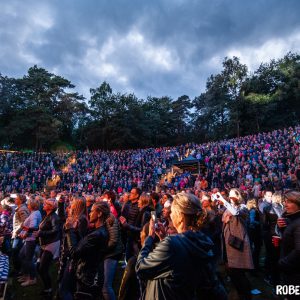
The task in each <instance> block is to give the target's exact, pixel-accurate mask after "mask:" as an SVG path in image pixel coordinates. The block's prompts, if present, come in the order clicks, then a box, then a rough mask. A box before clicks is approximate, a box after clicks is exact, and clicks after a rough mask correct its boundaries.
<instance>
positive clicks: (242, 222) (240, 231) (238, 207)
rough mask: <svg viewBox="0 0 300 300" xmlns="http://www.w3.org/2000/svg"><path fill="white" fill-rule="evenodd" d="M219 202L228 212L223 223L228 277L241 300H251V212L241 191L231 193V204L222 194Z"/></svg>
mask: <svg viewBox="0 0 300 300" xmlns="http://www.w3.org/2000/svg"><path fill="white" fill-rule="evenodd" d="M217 196H219V197H218V200H221V201H223V203H224V206H225V207H226V211H225V212H224V214H223V216H222V221H223V258H224V261H225V262H226V264H227V266H228V275H229V276H230V278H231V281H232V283H233V285H234V287H235V288H236V290H237V292H238V295H239V299H240V300H248V299H251V285H250V282H249V280H248V278H247V276H246V270H252V269H253V268H254V266H253V260H252V253H251V246H250V240H249V236H248V233H247V223H248V218H249V212H248V210H247V207H246V206H245V205H244V204H243V198H242V195H241V192H240V190H239V189H236V188H233V189H231V190H230V192H229V199H230V203H229V202H227V201H226V200H225V199H224V198H223V197H222V196H221V194H219V193H218V194H217Z"/></svg>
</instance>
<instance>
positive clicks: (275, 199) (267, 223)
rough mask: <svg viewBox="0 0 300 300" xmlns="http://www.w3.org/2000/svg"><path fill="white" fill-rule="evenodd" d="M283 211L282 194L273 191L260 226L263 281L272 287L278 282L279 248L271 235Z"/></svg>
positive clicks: (274, 232) (274, 234)
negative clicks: (263, 259) (263, 256)
mask: <svg viewBox="0 0 300 300" xmlns="http://www.w3.org/2000/svg"><path fill="white" fill-rule="evenodd" d="M282 213H283V205H282V194H281V192H275V193H274V194H273V195H272V197H271V203H270V204H269V205H267V206H265V207H264V209H263V214H262V227H263V234H264V244H265V250H266V273H267V274H266V278H265V281H266V282H267V283H269V284H270V285H272V286H273V287H274V288H275V286H276V285H277V284H278V283H279V279H280V278H279V272H278V268H277V265H278V260H279V254H280V253H279V248H278V247H274V245H273V244H272V236H276V235H277V232H276V224H277V219H278V218H280V217H281V215H282Z"/></svg>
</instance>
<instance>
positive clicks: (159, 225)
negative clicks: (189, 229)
mask: <svg viewBox="0 0 300 300" xmlns="http://www.w3.org/2000/svg"><path fill="white" fill-rule="evenodd" d="M154 227H155V225H154ZM155 233H156V235H157V236H158V237H159V240H160V241H161V240H163V239H164V238H165V237H166V235H167V233H166V229H165V226H164V225H163V224H162V223H161V222H158V223H157V227H156V229H155Z"/></svg>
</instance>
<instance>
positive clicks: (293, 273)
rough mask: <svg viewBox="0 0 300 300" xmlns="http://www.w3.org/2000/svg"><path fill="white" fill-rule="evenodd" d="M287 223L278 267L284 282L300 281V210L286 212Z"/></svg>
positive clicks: (297, 282) (294, 282)
mask: <svg viewBox="0 0 300 300" xmlns="http://www.w3.org/2000/svg"><path fill="white" fill-rule="evenodd" d="M283 217H285V218H287V219H288V225H287V227H286V228H285V229H284V231H283V236H282V241H281V255H280V260H279V268H280V270H281V271H282V273H283V275H284V284H297V285H298V284H299V283H300V211H297V212H296V213H294V214H289V215H288V214H286V215H283Z"/></svg>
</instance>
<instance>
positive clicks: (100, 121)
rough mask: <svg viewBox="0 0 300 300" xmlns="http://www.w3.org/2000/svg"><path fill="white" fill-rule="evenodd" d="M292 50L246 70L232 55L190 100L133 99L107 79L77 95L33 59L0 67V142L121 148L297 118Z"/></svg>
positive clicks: (252, 129)
mask: <svg viewBox="0 0 300 300" xmlns="http://www.w3.org/2000/svg"><path fill="white" fill-rule="evenodd" d="M299 120H300V56H299V55H298V54H296V53H288V54H286V55H285V56H284V57H283V58H281V59H277V60H275V59H273V60H271V61H270V62H267V63H262V64H261V65H260V66H259V68H258V69H257V70H256V71H254V72H252V73H251V72H249V70H248V67H247V66H246V65H244V64H242V63H241V62H240V60H239V58H237V57H232V58H227V57H226V58H224V60H223V63H222V70H221V72H220V73H219V74H216V75H211V76H210V77H209V78H208V79H207V82H206V89H205V91H204V92H203V93H201V94H200V95H199V96H197V97H195V98H194V99H190V98H189V96H187V95H182V96H180V97H178V98H177V99H172V98H171V97H168V96H163V97H152V96H149V97H147V99H139V98H138V97H136V96H135V94H134V93H132V94H121V93H118V92H114V91H113V90H112V88H111V86H110V84H109V83H107V82H103V83H101V84H100V86H99V87H96V88H91V89H90V98H89V99H85V98H84V97H83V96H82V95H80V94H78V93H77V92H76V91H75V86H74V85H73V84H72V83H71V82H70V81H69V80H68V79H65V78H63V77H61V76H58V75H55V74H52V73H50V72H48V71H47V70H45V69H44V68H40V67H38V66H33V67H31V68H29V70H28V72H27V74H26V75H24V76H23V77H22V78H10V77H7V76H4V75H1V74H0V147H1V148H8V149H20V150H21V149H32V150H39V151H49V150H53V149H55V148H56V147H59V145H70V146H71V147H73V148H74V149H86V148H89V149H105V150H106V149H109V150H110V149H129V148H145V147H159V146H171V145H176V144H183V143H187V142H205V141H211V140H218V139H224V138H231V137H238V136H241V135H248V134H254V133H257V132H261V131H269V130H272V129H274V128H281V127H286V126H290V125H296V124H299Z"/></svg>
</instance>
